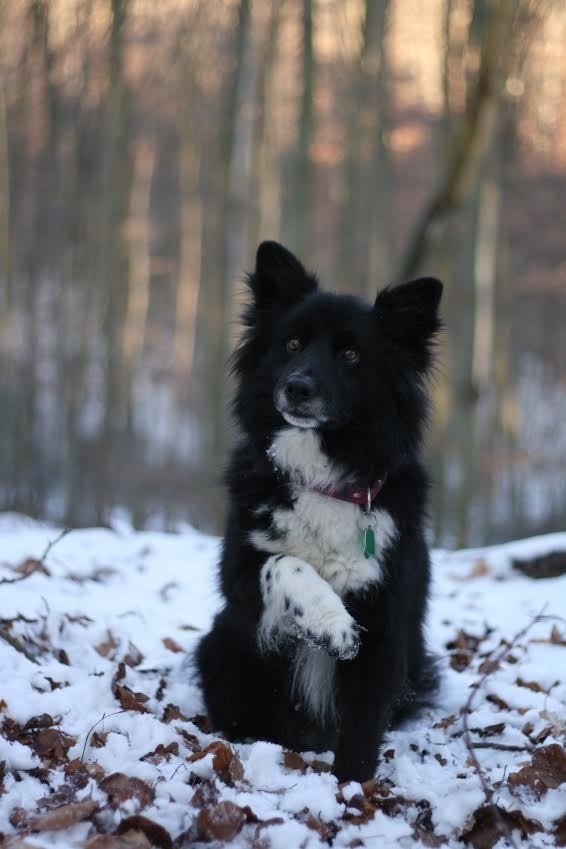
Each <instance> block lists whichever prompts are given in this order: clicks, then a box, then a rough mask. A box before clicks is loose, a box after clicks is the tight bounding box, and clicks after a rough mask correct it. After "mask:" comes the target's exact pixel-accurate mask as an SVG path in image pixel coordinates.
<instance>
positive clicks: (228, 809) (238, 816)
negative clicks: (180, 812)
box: [196, 802, 248, 840]
mask: <svg viewBox="0 0 566 849" xmlns="http://www.w3.org/2000/svg"><path fill="white" fill-rule="evenodd" d="M247 818H248V817H247V814H246V811H245V810H244V809H243V808H240V807H239V806H238V805H235V804H234V803H233V802H219V803H218V804H217V805H212V806H211V807H209V808H203V810H201V811H199V814H198V816H197V820H196V827H197V832H198V836H199V838H200V840H232V839H233V838H234V837H235V836H236V835H237V834H238V833H239V832H240V831H241V829H242V827H243V825H244V823H245V822H246V820H247Z"/></svg>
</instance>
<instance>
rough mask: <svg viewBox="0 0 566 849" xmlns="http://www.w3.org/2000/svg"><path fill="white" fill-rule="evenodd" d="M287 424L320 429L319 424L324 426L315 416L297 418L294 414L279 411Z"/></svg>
mask: <svg viewBox="0 0 566 849" xmlns="http://www.w3.org/2000/svg"><path fill="white" fill-rule="evenodd" d="M279 412H280V413H281V415H282V416H283V418H284V419H285V421H286V422H287V424H290V425H293V427H305V428H309V427H318V426H319V424H322V422H320V421H319V420H318V419H317V418H315V417H314V416H297V415H294V414H293V413H289V412H287V411H286V410H279Z"/></svg>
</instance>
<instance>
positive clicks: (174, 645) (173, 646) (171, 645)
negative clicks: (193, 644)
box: [162, 637, 185, 654]
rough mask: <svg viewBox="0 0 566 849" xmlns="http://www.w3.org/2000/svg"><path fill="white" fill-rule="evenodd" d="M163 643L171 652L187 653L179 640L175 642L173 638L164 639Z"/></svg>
mask: <svg viewBox="0 0 566 849" xmlns="http://www.w3.org/2000/svg"><path fill="white" fill-rule="evenodd" d="M162 642H163V645H164V646H165V648H166V649H169V651H172V652H175V653H176V654H178V653H179V652H182V651H185V649H184V648H183V646H181V645H179V643H178V642H177V640H174V639H173V638H172V637H163V640H162Z"/></svg>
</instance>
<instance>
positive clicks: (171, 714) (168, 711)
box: [163, 704, 189, 722]
mask: <svg viewBox="0 0 566 849" xmlns="http://www.w3.org/2000/svg"><path fill="white" fill-rule="evenodd" d="M174 719H177V720H179V721H180V722H188V720H189V718H188V716H185V714H184V713H183V712H182V711H181V708H180V707H177V705H172V704H168V705H165V709H164V711H163V722H172V721H173V720H174Z"/></svg>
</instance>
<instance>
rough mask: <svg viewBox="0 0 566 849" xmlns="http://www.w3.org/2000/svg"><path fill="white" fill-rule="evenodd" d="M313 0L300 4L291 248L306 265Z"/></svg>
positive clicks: (309, 228) (310, 184)
mask: <svg viewBox="0 0 566 849" xmlns="http://www.w3.org/2000/svg"><path fill="white" fill-rule="evenodd" d="M313 5H314V0H302V4H301V33H302V53H301V57H302V58H301V94H300V102H299V119H298V138H297V151H296V162H297V165H296V172H295V197H294V201H295V209H294V215H293V230H292V232H293V238H292V248H293V250H295V251H296V252H297V254H298V255H299V256H300V258H301V260H302V261H303V262H305V263H306V264H307V265H308V264H309V263H312V262H313V259H314V258H313V255H312V213H313V190H314V185H313V183H314V177H313V162H312V143H313V137H314V77H315V57H314V43H313Z"/></svg>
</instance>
